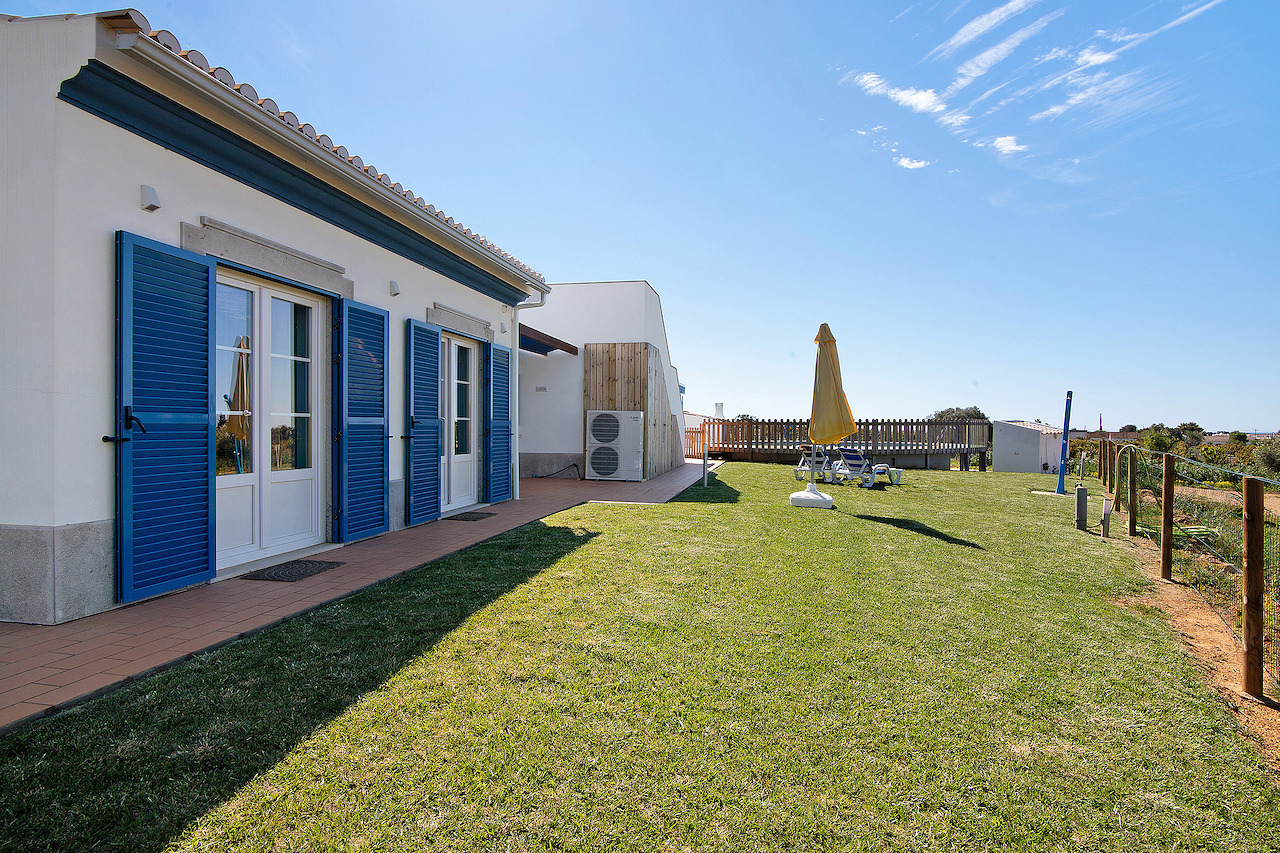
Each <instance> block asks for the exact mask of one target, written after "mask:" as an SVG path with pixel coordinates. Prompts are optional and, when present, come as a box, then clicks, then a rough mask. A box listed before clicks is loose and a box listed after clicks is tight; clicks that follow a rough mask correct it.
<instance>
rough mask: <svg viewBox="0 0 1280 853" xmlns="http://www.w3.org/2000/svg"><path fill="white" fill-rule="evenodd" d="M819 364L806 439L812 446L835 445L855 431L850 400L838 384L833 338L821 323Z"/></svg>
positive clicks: (816, 339)
mask: <svg viewBox="0 0 1280 853" xmlns="http://www.w3.org/2000/svg"><path fill="white" fill-rule="evenodd" d="M813 342H814V343H815V344H817V345H818V364H817V366H816V367H815V368H814V371H813V412H812V414H810V416H809V440H810V441H812V442H813V443H814V444H835V443H836V442H838V441H840V439H842V438H844V437H845V436H846V435H852V434H853V433H855V432H857V431H858V425H857V424H856V423H854V420H853V413H852V412H850V411H849V400H848V398H846V397H845V396H844V383H842V382H841V381H840V356H839V354H837V353H836V336H835V335H833V334H831V329H830V328H828V327H827V324H826V323H823V324H822V325H821V326H820V327H819V328H818V336H817V337H816V338H814V339H813Z"/></svg>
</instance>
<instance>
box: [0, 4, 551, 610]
mask: <svg viewBox="0 0 1280 853" xmlns="http://www.w3.org/2000/svg"><path fill="white" fill-rule="evenodd" d="M0 147H2V149H3V151H4V157H3V158H0V398H2V399H3V401H4V405H3V406H0V471H2V472H3V475H2V476H3V480H4V485H5V488H3V489H0V620H9V621H22V622H35V623H56V622H62V621H66V620H69V619H74V618H76V617H78V616H83V615H86V614H90V613H94V612H98V611H102V610H105V609H109V608H111V607H115V606H118V605H120V604H123V603H127V602H131V601H136V600H139V599H142V598H147V597H150V596H154V595H158V594H161V593H164V592H168V591H171V590H174V589H180V588H183V587H186V586H191V585H195V584H201V583H206V582H209V581H213V580H217V579H221V578H224V577H229V576H232V575H234V574H237V573H241V572H244V571H247V570H249V569H251V568H254V567H257V566H260V565H269V564H271V563H273V562H280V561H281V560H283V559H287V558H289V557H290V556H299V555H303V554H308V553H313V552H315V551H317V550H320V549H323V548H325V547H328V546H330V545H331V544H332V543H342V542H351V541H355V540H358V539H363V538H366V537H369V536H374V535H377V534H379V533H383V532H386V531H389V530H393V529H396V528H399V527H404V526H406V525H414V524H421V523H423V522H427V521H430V520H432V519H436V518H439V517H440V516H441V515H442V514H448V513H452V512H455V511H460V510H463V509H466V508H468V507H473V506H476V505H483V504H487V503H494V502H499V501H504V500H508V499H510V498H512V497H513V496H515V492H516V490H517V489H518V481H517V480H516V478H515V476H514V473H515V472H514V461H515V459H517V458H518V455H517V454H518V452H519V448H518V444H517V443H516V442H517V439H516V437H515V435H514V430H513V428H512V425H513V417H512V415H513V411H512V409H513V404H514V402H515V399H514V393H513V392H514V385H515V375H516V371H517V369H518V366H517V362H516V359H515V358H514V357H513V353H514V352H515V351H516V350H517V346H518V332H517V330H518V328H519V310H518V306H519V305H520V304H521V303H522V302H528V301H540V300H541V299H542V298H543V297H544V296H545V294H546V292H547V290H548V288H547V286H546V284H545V283H544V282H543V280H542V277H541V276H540V275H539V274H538V273H536V272H534V271H533V270H532V269H530V268H529V267H528V266H526V265H525V264H523V263H521V262H520V261H518V260H516V259H515V258H513V257H511V256H510V255H509V254H507V253H506V252H504V251H502V250H501V249H499V248H498V247H497V246H495V245H494V244H493V243H492V242H490V241H489V240H487V239H485V238H483V237H481V236H480V235H478V234H476V233H474V232H472V231H471V230H470V229H467V228H464V227H462V226H461V225H460V224H458V223H456V222H454V221H453V219H451V218H449V217H446V216H445V215H444V214H443V213H441V212H440V211H437V210H436V209H435V208H434V207H433V206H431V205H429V204H427V203H426V202H425V201H424V200H423V199H422V198H420V197H418V196H417V195H415V194H414V193H413V192H411V191H409V190H407V189H405V188H404V187H402V186H401V185H400V184H399V183H396V182H395V180H394V179H393V178H391V177H389V176H387V175H385V174H381V173H379V171H378V170H377V169H375V168H373V167H372V166H368V165H366V164H365V163H364V162H363V161H362V160H361V158H360V157H359V156H356V155H353V154H351V153H350V152H348V151H347V150H346V149H345V148H344V147H343V146H341V145H338V144H336V143H335V142H334V141H332V140H331V139H330V138H329V137H328V136H326V135H324V134H321V133H318V132H317V131H316V129H314V128H313V127H312V126H311V125H309V124H306V123H305V122H303V121H301V120H300V119H299V118H298V117H296V116H295V115H293V113H291V112H288V111H285V110H282V109H280V108H279V107H278V106H277V105H276V103H275V102H274V101H273V100H272V99H271V98H268V97H263V96H262V95H261V94H260V93H258V92H256V91H254V89H253V87H252V86H250V85H248V84H247V83H244V82H239V83H238V82H237V81H236V80H235V78H234V76H233V75H232V73H231V72H229V71H227V70H226V69H223V68H217V67H213V68H211V67H210V66H209V63H208V62H207V61H206V60H205V58H204V57H203V56H202V55H201V54H200V53H199V52H198V51H196V50H187V49H184V48H183V46H182V45H180V44H179V42H178V40H177V39H176V38H175V37H174V36H173V35H172V34H170V33H168V32H166V31H153V30H152V29H151V26H150V24H149V23H148V22H147V21H146V20H145V19H144V18H143V17H142V15H141V14H139V13H137V12H134V11H123V12H111V13H103V14H99V15H86V16H76V15H72V16H58V17H47V18H28V19H23V18H12V17H8V16H0Z"/></svg>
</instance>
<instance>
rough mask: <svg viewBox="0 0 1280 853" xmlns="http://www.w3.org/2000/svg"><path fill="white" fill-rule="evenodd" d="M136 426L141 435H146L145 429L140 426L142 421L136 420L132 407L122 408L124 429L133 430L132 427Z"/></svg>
mask: <svg viewBox="0 0 1280 853" xmlns="http://www.w3.org/2000/svg"><path fill="white" fill-rule="evenodd" d="M134 424H137V425H138V429H140V430H142V434H143V435H146V434H147V428H146V427H145V426H143V425H142V421H140V420H138V416H137V415H135V414H134V413H133V406H125V407H124V428H125V429H133V425H134Z"/></svg>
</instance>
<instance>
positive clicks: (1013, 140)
mask: <svg viewBox="0 0 1280 853" xmlns="http://www.w3.org/2000/svg"><path fill="white" fill-rule="evenodd" d="M990 144H991V147H992V148H994V149H996V150H997V151H999V152H1000V153H1001V154H1003V155H1004V156H1006V157H1007V156H1009V155H1010V154H1019V153H1021V152H1023V151H1026V150H1027V146H1025V145H1019V144H1018V137H1016V136H997V137H996V138H995V139H993V140H992V141H991V143H990Z"/></svg>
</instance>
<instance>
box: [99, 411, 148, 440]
mask: <svg viewBox="0 0 1280 853" xmlns="http://www.w3.org/2000/svg"><path fill="white" fill-rule="evenodd" d="M134 424H137V425H138V429H140V430H142V434H143V435H146V434H147V428H146V427H145V426H143V424H142V421H140V420H138V416H137V415H135V414H134V413H133V406H125V407H124V428H125V429H126V430H128V429H133V426H134ZM129 440H130V439H128V438H126V437H125V436H123V435H104V436H103V437H102V441H103V442H104V443H105V444H124V443H125V442H126V441H129Z"/></svg>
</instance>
